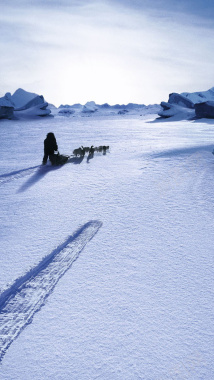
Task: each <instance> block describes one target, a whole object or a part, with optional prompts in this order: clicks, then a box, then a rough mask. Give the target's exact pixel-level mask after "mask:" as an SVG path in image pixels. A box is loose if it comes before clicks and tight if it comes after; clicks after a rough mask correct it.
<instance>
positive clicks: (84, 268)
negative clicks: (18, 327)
mask: <svg viewBox="0 0 214 380" xmlns="http://www.w3.org/2000/svg"><path fill="white" fill-rule="evenodd" d="M96 114H97V113H96ZM96 114H94V116H91V117H78V118H63V117H55V118H48V119H47V118H46V119H43V118H42V119H37V120H28V121H27V122H25V121H21V120H17V121H14V120H13V121H9V120H4V121H2V122H1V127H0V141H1V162H0V173H1V174H0V207H1V239H0V248H1V250H0V251H1V255H0V287H1V289H2V291H1V295H2V294H6V293H5V292H7V294H8V292H10V291H11V289H14V288H13V286H12V285H13V284H14V281H16V280H17V279H18V278H23V277H24V276H28V274H29V273H30V271H33V273H34V274H36V272H35V271H34V269H35V268H36V267H37V266H38V265H39V263H41V262H42V260H43V258H44V257H50V256H49V255H50V254H51V253H52V252H54V250H57V247H60V246H64V245H65V243H66V241H67V239H68V237H69V236H71V235H72V234H73V233H74V232H75V231H77V229H78V228H81V226H84V225H85V224H87V223H89V222H90V221H91V220H99V221H101V222H102V227H101V228H100V229H99V231H98V233H97V234H96V235H95V236H94V237H93V239H92V240H91V241H90V242H88V244H87V245H85V248H84V250H82V252H81V255H79V256H78V258H77V260H76V261H75V262H73V264H72V266H71V267H70V269H69V270H67V271H66V272H65V273H64V275H63V276H62V277H61V278H60V280H59V282H58V283H57V284H56V286H55V287H54V290H52V292H51V293H50V294H49V297H48V298H46V299H45V300H44V306H43V307H42V308H39V307H38V309H39V311H38V312H37V313H36V314H35V315H34V317H33V319H31V320H30V321H29V324H28V325H27V326H26V327H25V328H24V329H23V330H22V332H21V333H20V334H19V336H18V337H17V339H15V340H13V334H14V331H10V330H9V331H10V332H8V334H7V335H8V336H9V337H12V338H11V339H12V343H11V345H10V347H9V348H8V349H7V350H6V353H5V355H4V357H3V359H2V362H1V364H0V378H1V379H3V380H9V379H10V380H12V379H14V380H15V379H16V380H23V379H25V380H32V379H34V380H46V379H54V380H62V379H63V380H70V379H72V380H80V379H81V380H82V379H106V380H107V379H114V380H121V379H126V380H134V379H151V380H156V379H170V380H171V379H182V380H183V379H192V380H193V379H194V380H199V379H203V380H210V379H212V378H213V376H214V365H213V354H214V345H213V333H214V327H213V299H214V298H213V289H214V283H213V282H214V281H213V245H214V234H213V231H214V223H213V212H214V210H213V204H214V196H213V165H214V162H213V160H214V157H213V155H212V154H211V152H212V150H213V141H214V128H213V123H212V122H211V121H209V122H208V121H206V120H202V121H201V122H195V121H179V122H169V123H167V122H165V123H153V122H152V121H153V120H154V119H155V117H156V115H153V116H152V117H151V115H150V116H148V115H147V116H145V115H144V116H140V115H132V116H131V115H130V114H129V113H128V114H127V115H122V116H120V115H118V116H115V115H113V116H111V115H110V114H109V116H105V117H103V116H102V117H101V116H100V117H97V116H96ZM50 131H52V132H54V133H55V135H56V138H57V142H58V145H59V150H60V153H64V154H71V152H72V151H73V149H75V148H77V147H79V146H81V145H83V146H91V145H94V146H99V145H109V146H110V149H109V152H107V153H106V154H105V155H103V154H102V153H98V152H95V153H94V157H93V158H92V159H90V160H87V157H85V158H84V159H83V160H82V161H80V160H77V161H75V160H72V161H71V162H70V163H67V164H66V165H64V166H62V167H55V168H54V167H51V166H50V165H47V166H45V167H42V168H41V167H40V164H41V162H42V156H43V140H44V138H45V136H46V134H47V133H48V132H50ZM80 236H81V235H80ZM81 244H82V243H81ZM57 252H58V251H57ZM59 253H60V254H62V257H63V251H60V250H59ZM65 263H66V261H65V262H64V264H65ZM57 273H58V270H56V271H55V270H54V267H53V271H48V272H47V273H46V274H47V277H46V281H44V279H43V281H42V285H41V284H40V283H39V278H38V277H35V281H36V284H37V286H35V287H34V286H33V281H32V287H31V296H30V298H29V293H28V297H27V298H25V297H24V293H20V298H19V299H20V301H21V300H22V302H20V303H19V304H18V305H19V309H18V310H17V311H18V314H19V316H20V321H23V318H25V315H26V309H25V307H26V305H27V303H26V300H27V299H30V300H32V303H33V304H34V305H35V304H36V302H37V301H38V302H40V300H41V294H42V293H43V291H45V290H46V289H49V287H50V283H51V281H52V280H53V281H54V278H55V275H57ZM37 280H38V281H37ZM39 284H40V285H41V287H40V285H39ZM23 290H24V289H23ZM26 290H27V289H26ZM21 294H22V295H23V297H21ZM11 295H12V293H11ZM17 297H18V294H17ZM16 305H17V304H16ZM0 310H1V314H0V315H1V317H2V313H3V311H4V313H5V314H4V315H6V317H7V318H8V321H11V320H12V316H13V311H14V303H13V302H12V300H11V303H10V304H8V308H7V310H3V309H2V308H0ZM10 317H11V319H10ZM1 327H2V325H1ZM1 327H0V328H1ZM1 331H2V330H1ZM0 338H2V336H0Z"/></svg>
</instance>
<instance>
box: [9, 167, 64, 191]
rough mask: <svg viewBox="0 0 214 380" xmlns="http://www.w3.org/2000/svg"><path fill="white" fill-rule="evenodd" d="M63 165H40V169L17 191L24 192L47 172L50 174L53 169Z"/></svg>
mask: <svg viewBox="0 0 214 380" xmlns="http://www.w3.org/2000/svg"><path fill="white" fill-rule="evenodd" d="M61 167H62V166H49V165H43V166H40V167H39V169H38V170H37V171H36V173H34V174H33V175H32V176H31V177H30V178H29V179H28V180H27V181H26V182H25V183H24V184H23V185H22V186H21V187H20V189H19V190H18V191H17V193H22V192H24V191H26V190H27V189H29V188H30V187H31V186H33V185H34V184H35V183H37V182H38V181H40V180H41V179H42V178H43V177H44V176H45V175H46V174H48V173H49V172H50V171H52V170H57V169H60V168H61Z"/></svg>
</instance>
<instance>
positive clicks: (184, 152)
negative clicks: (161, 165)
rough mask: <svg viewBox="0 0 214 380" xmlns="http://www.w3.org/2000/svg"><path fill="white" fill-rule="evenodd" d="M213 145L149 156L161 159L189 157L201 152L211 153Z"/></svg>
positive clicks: (173, 150) (167, 151) (166, 151)
mask: <svg viewBox="0 0 214 380" xmlns="http://www.w3.org/2000/svg"><path fill="white" fill-rule="evenodd" d="M213 147H214V144H212V145H200V146H194V147H189V148H180V149H170V150H165V151H163V152H159V153H154V154H152V155H151V156H152V157H154V158H161V157H163V158H164V157H173V156H180V155H191V154H194V153H199V152H200V153H202V152H210V153H211V152H212V151H213Z"/></svg>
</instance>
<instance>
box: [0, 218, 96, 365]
mask: <svg viewBox="0 0 214 380" xmlns="http://www.w3.org/2000/svg"><path fill="white" fill-rule="evenodd" d="M101 226H102V223H101V222H100V221H96V220H95V221H90V222H88V223H86V224H85V225H83V226H82V227H81V228H79V229H78V230H77V231H76V232H75V233H74V234H73V235H72V236H70V237H69V238H68V239H67V240H66V241H65V242H64V243H63V244H61V245H60V246H59V247H57V248H56V249H55V250H54V251H53V252H52V253H51V254H50V255H48V256H46V257H45V258H44V259H43V260H42V261H41V262H40V263H39V264H38V265H37V266H36V267H35V268H32V269H31V270H30V271H29V272H27V273H26V274H25V275H24V276H23V277H21V278H18V279H17V280H16V281H15V282H14V283H13V284H12V286H10V288H8V289H7V290H5V291H4V292H3V293H2V294H1V295H0V361H1V360H2V358H3V356H4V354H5V352H6V350H7V349H8V348H9V346H10V345H11V343H12V342H13V340H14V339H15V338H16V337H17V336H18V335H19V334H20V332H21V331H22V330H23V329H24V327H25V326H26V325H27V324H29V323H31V322H32V319H33V315H34V314H35V313H36V312H37V311H39V310H40V309H41V307H42V306H43V305H44V303H45V300H46V298H47V297H48V296H49V294H50V293H51V292H52V291H53V289H54V287H55V285H56V284H57V282H58V281H59V279H60V277H62V276H63V275H64V273H65V272H66V271H67V270H68V269H69V268H70V267H71V265H72V263H73V262H74V261H75V260H76V259H77V258H78V257H79V255H80V252H81V251H82V250H83V248H84V247H85V245H86V244H87V243H88V242H89V241H90V240H91V239H92V238H93V237H94V235H95V234H96V233H97V231H98V230H99V228H100V227H101Z"/></svg>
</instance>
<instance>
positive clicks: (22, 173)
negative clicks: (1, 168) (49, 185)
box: [0, 165, 41, 186]
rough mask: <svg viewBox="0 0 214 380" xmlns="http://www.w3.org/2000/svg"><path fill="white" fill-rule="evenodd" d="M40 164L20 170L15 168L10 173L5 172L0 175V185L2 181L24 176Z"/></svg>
mask: <svg viewBox="0 0 214 380" xmlns="http://www.w3.org/2000/svg"><path fill="white" fill-rule="evenodd" d="M40 167H41V165H37V166H32V167H30V168H26V169H22V170H17V171H14V172H11V173H6V174H2V175H0V186H1V185H3V184H4V183H7V182H11V181H13V180H14V179H19V178H24V177H26V176H28V175H30V174H32V173H34V172H35V171H36V169H38V168H40Z"/></svg>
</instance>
